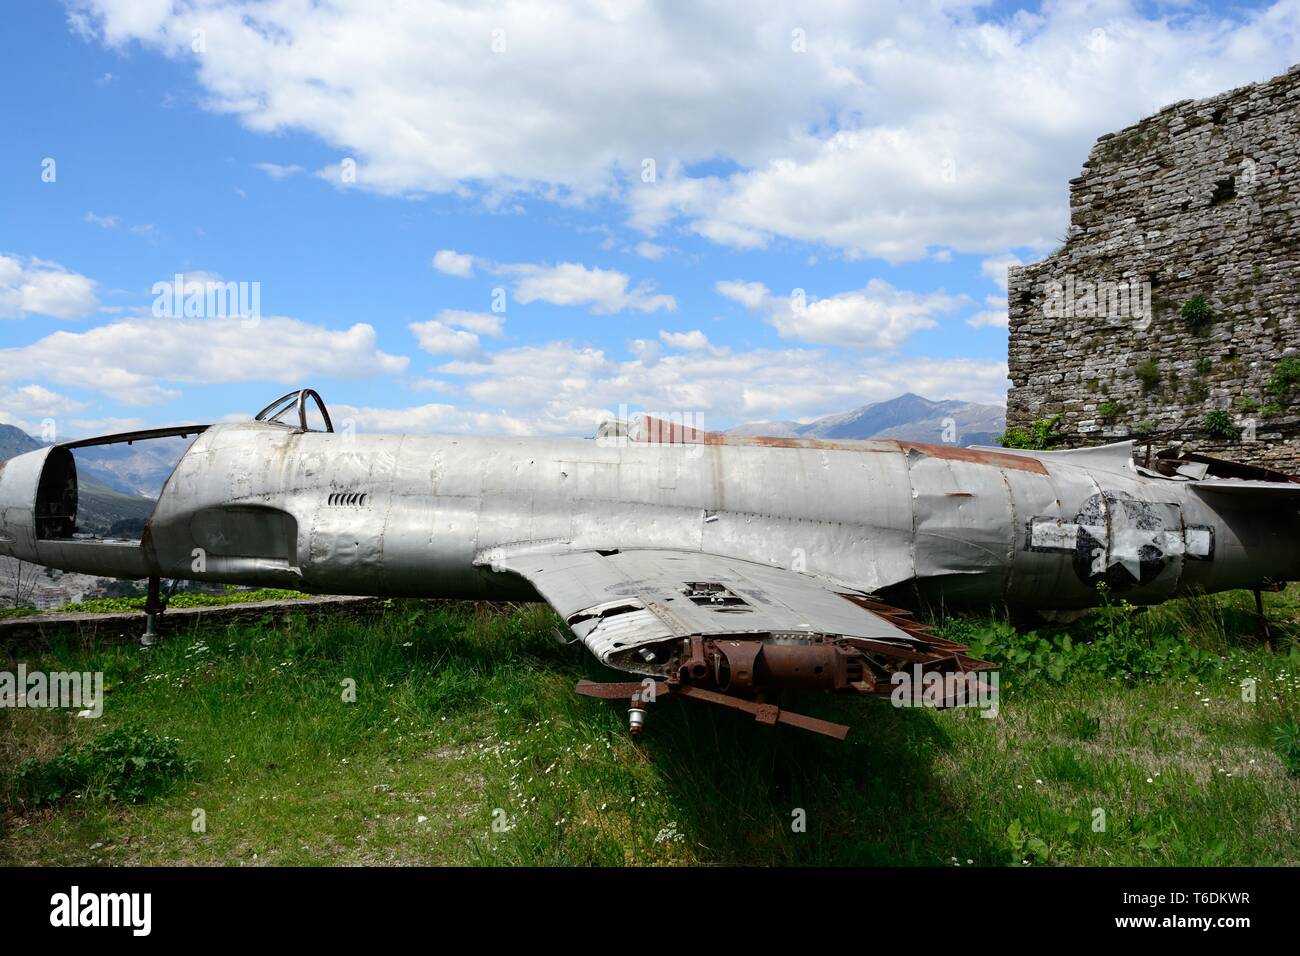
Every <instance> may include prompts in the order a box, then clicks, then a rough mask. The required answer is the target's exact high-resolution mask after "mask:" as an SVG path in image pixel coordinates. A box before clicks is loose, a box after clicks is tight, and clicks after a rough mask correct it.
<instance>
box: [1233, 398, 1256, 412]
mask: <svg viewBox="0 0 1300 956" xmlns="http://www.w3.org/2000/svg"><path fill="white" fill-rule="evenodd" d="M1237 407H1238V408H1240V409H1241V410H1242V411H1243V412H1245V413H1246V414H1247V415H1253V414H1255V413H1256V412H1257V411H1259V402H1258V401H1256V400H1255V399H1253V398H1239V399H1237Z"/></svg>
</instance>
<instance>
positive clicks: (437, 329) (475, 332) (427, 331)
mask: <svg viewBox="0 0 1300 956" xmlns="http://www.w3.org/2000/svg"><path fill="white" fill-rule="evenodd" d="M504 325H505V321H504V319H503V318H502V317H501V316H500V315H494V314H493V313H491V312H463V311H461V310H460V309H443V310H442V311H441V312H439V313H438V315H437V317H436V318H434V319H432V320H430V321H428V322H412V323H411V324H410V326H408V328H410V330H411V333H412V334H413V335H414V336H415V338H416V340H417V341H418V342H419V343H420V348H422V349H424V350H425V351H426V352H428V353H430V354H431V355H438V356H454V357H457V358H469V357H471V356H475V355H478V354H479V352H480V350H481V348H482V343H481V341H480V339H479V336H486V337H488V338H499V337H500V336H501V335H502V333H503V331H504Z"/></svg>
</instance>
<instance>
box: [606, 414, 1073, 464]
mask: <svg viewBox="0 0 1300 956" xmlns="http://www.w3.org/2000/svg"><path fill="white" fill-rule="evenodd" d="M632 440H633V441H636V442H645V443H660V444H670V445H737V446H746V445H748V446H753V447H758V448H822V449H826V450H828V451H860V452H892V453H895V454H898V453H904V454H915V455H923V456H925V457H927V458H939V459H943V460H945V461H965V462H971V463H972V464H977V465H992V466H993V467H995V468H1014V469H1016V470H1018V471H1027V472H1030V473H1032V474H1035V475H1046V474H1047V467H1046V466H1045V465H1044V464H1043V463H1042V462H1041V461H1039V460H1038V459H1037V458H1031V457H1029V456H1027V455H1016V454H1011V453H1008V452H1000V451H983V450H981V449H978V448H959V447H957V446H956V445H932V444H928V443H926V442H914V441H898V440H895V439H892V438H876V439H866V440H856V439H855V440H849V441H827V440H824V439H820V438H773V437H768V436H764V435H728V434H726V433H724V432H710V431H704V430H702V429H698V428H692V427H690V426H689V425H679V424H677V423H676V422H671V421H665V420H664V419H661V418H653V417H651V416H648V415H647V416H644V417H643V418H642V427H641V428H640V429H639V430H638V431H636V432H635V433H634V434H633V435H632Z"/></svg>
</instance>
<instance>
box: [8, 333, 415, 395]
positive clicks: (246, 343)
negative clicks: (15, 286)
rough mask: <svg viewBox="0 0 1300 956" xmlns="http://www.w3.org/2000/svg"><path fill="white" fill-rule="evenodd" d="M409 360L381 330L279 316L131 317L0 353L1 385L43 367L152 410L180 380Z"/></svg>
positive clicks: (400, 368) (299, 374) (398, 367)
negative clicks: (387, 345) (385, 346)
mask: <svg viewBox="0 0 1300 956" xmlns="http://www.w3.org/2000/svg"><path fill="white" fill-rule="evenodd" d="M408 362H409V360H408V359H407V358H405V357H400V356H395V355H388V354H386V353H384V352H381V351H379V349H378V348H377V346H376V338H375V330H374V329H373V328H372V327H371V326H369V325H365V324H362V323H358V324H356V325H353V326H352V327H351V328H348V329H344V330H337V331H336V330H332V329H325V328H321V327H320V326H316V325H310V324H308V323H306V322H300V321H298V320H297V319H290V318H283V317H263V318H262V319H261V321H260V322H259V323H258V324H257V325H256V326H255V327H252V328H244V327H243V325H242V324H241V322H240V320H239V319H221V318H214V319H175V318H159V319H155V318H135V319H128V320H124V321H120V322H113V323H110V324H108V325H102V326H100V327H98V328H94V329H89V330H87V331H85V332H55V333H53V334H51V335H47V336H45V337H44V338H42V339H39V340H38V341H36V342H34V343H32V344H31V345H26V346H21V347H19V348H9V349H0V380H5V379H8V380H12V379H14V378H17V377H20V376H21V375H23V374H30V370H31V369H40V370H41V371H42V374H43V377H44V378H46V379H48V380H50V381H53V382H56V383H58V384H60V385H66V386H73V387H78V388H85V389H90V390H94V391H97V392H101V393H103V394H105V395H109V396H111V397H113V398H115V399H117V400H118V401H120V402H123V403H125V404H128V405H148V404H154V403H156V402H160V401H166V400H169V399H173V398H176V397H177V396H178V395H179V392H178V391H177V390H176V389H175V388H172V387H170V386H171V385H173V384H178V383H200V384H212V383H228V382H250V381H268V382H277V383H282V384H288V385H297V384H300V383H302V382H306V381H308V380H310V379H312V378H315V377H321V376H337V377H340V378H365V377H370V376H376V375H399V374H402V373H403V372H405V371H406V368H407V364H408Z"/></svg>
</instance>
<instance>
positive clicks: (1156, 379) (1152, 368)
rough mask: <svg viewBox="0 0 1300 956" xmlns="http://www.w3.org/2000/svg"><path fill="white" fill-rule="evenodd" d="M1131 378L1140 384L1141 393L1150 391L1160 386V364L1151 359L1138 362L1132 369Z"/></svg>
mask: <svg viewBox="0 0 1300 956" xmlns="http://www.w3.org/2000/svg"><path fill="white" fill-rule="evenodd" d="M1133 377H1134V378H1136V379H1137V380H1138V381H1139V382H1141V383H1142V391H1144V392H1149V391H1151V390H1152V389H1154V388H1155V387H1156V386H1157V385H1159V384H1160V363H1159V362H1157V361H1156V360H1155V359H1153V358H1149V359H1147V360H1146V361H1144V362H1139V363H1138V364H1137V367H1136V368H1134V369H1133Z"/></svg>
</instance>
